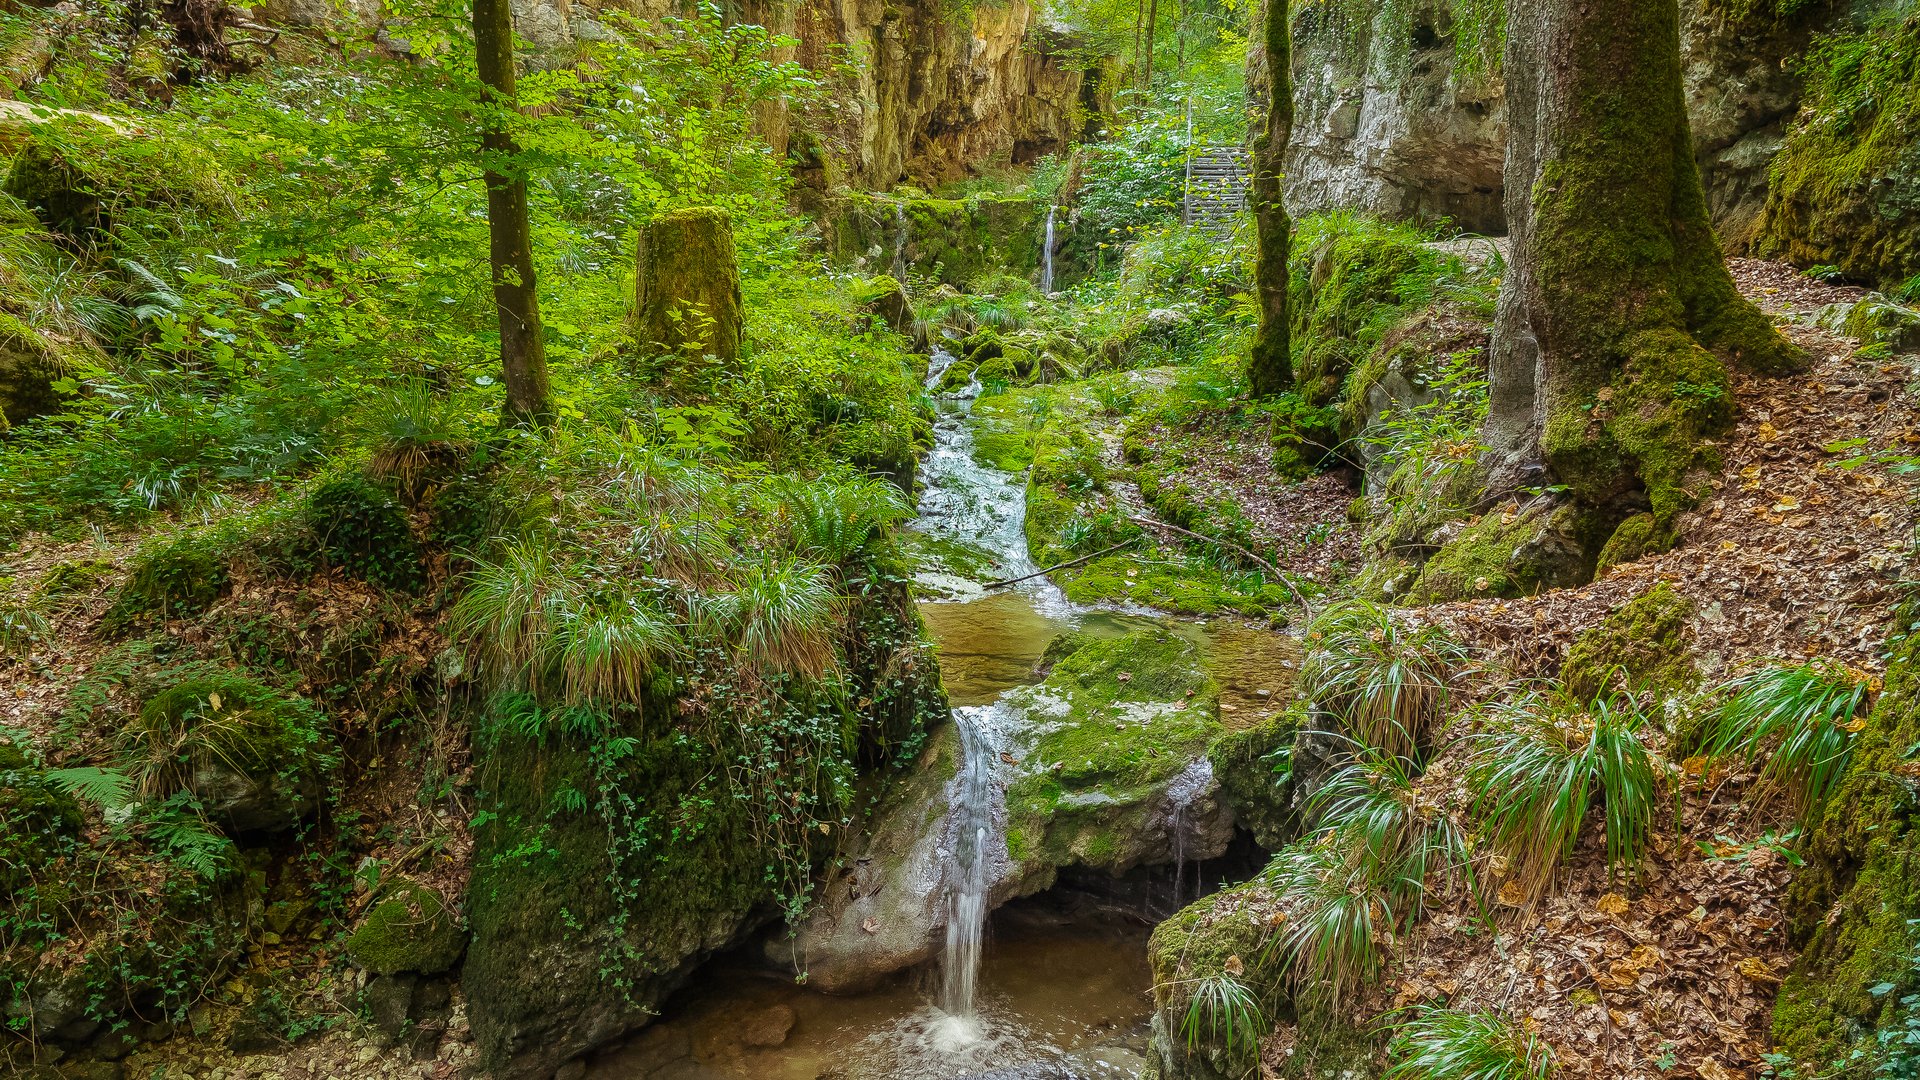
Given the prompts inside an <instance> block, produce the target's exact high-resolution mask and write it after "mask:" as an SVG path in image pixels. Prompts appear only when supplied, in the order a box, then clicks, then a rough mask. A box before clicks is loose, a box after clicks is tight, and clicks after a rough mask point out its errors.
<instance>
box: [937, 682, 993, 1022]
mask: <svg viewBox="0 0 1920 1080" xmlns="http://www.w3.org/2000/svg"><path fill="white" fill-rule="evenodd" d="M990 708H991V706H989V707H986V708H964V709H955V710H954V711H953V722H954V726H955V727H956V728H957V729H958V730H959V733H960V750H961V755H962V758H961V765H960V775H959V777H958V778H957V780H956V782H955V784H954V791H953V811H952V816H951V818H950V821H951V825H950V828H951V829H952V832H951V834H950V835H951V837H952V840H953V862H952V863H951V864H949V865H948V867H947V942H946V952H945V953H944V954H942V956H941V961H940V964H941V971H940V1007H941V1008H942V1009H944V1010H945V1011H946V1012H947V1014H948V1015H949V1016H952V1017H955V1018H958V1019H961V1020H970V1019H972V1018H973V1016H974V1015H975V1012H976V1008H975V1001H974V992H975V989H976V985H977V983H978V980H979V977H980V943H981V937H982V935H983V934H984V932H985V930H986V925H987V882H988V871H989V869H991V865H990V864H991V863H992V861H993V859H992V854H993V853H992V848H991V840H992V837H993V836H994V835H995V826H994V821H993V804H994V798H993V795H994V792H993V761H994V747H993V740H992V739H991V738H990V737H989V736H988V733H987V732H986V731H985V730H984V729H983V726H982V721H983V720H984V718H985V716H986V714H987V712H988V711H989V709H990Z"/></svg>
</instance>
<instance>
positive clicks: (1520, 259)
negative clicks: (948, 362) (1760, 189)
mask: <svg viewBox="0 0 1920 1080" xmlns="http://www.w3.org/2000/svg"><path fill="white" fill-rule="evenodd" d="M1504 63H1505V69H1506V82H1507V112H1508V122H1509V124H1510V128H1509V138H1508V144H1507V166H1506V176H1507V184H1506V211H1507V223H1508V230H1509V234H1508V235H1509V238H1510V243H1511V244H1512V252H1511V259H1510V266H1509V268H1508V272H1507V275H1506V278H1505V280H1504V281H1503V283H1502V288H1501V295H1500V304H1499V310H1498V313H1497V315H1496V318H1495V324H1494V333H1493V343H1492V350H1491V355H1490V358H1489V359H1490V369H1491V370H1490V380H1491V387H1490V392H1491V397H1492V403H1491V409H1490V413H1489V416H1488V421H1487V438H1488V443H1489V446H1490V447H1491V449H1492V451H1493V461H1494V469H1493V477H1494V486H1495V487H1496V488H1498V487H1513V486H1526V485H1532V484H1538V483H1543V482H1547V481H1557V482H1559V483H1561V484H1565V485H1566V486H1567V487H1568V489H1569V490H1570V492H1571V494H1572V495H1573V497H1574V498H1575V499H1576V500H1577V501H1578V502H1579V503H1581V504H1583V505H1584V506H1585V507H1587V508H1589V509H1592V510H1594V511H1598V512H1599V513H1600V516H1601V520H1600V522H1599V524H1601V525H1603V526H1605V528H1604V529H1602V531H1600V532H1598V533H1597V535H1599V536H1601V537H1605V536H1606V535H1607V532H1608V531H1610V529H1611V528H1612V527H1613V526H1614V525H1616V524H1617V523H1618V522H1619V521H1621V520H1622V519H1623V518H1625V517H1627V516H1630V515H1633V514H1638V513H1643V512H1649V511H1650V512H1651V513H1652V515H1653V517H1654V518H1655V519H1656V521H1657V522H1658V523H1659V525H1660V527H1661V528H1665V527H1666V526H1667V525H1669V524H1670V523H1671V521H1672V518H1673V516H1674V515H1675V514H1676V513H1678V512H1679V511H1681V510H1683V509H1685V508H1687V507H1688V506H1690V505H1692V503H1693V501H1694V498H1695V496H1696V494H1697V492H1698V489H1699V482H1700V479H1701V476H1702V472H1701V470H1702V467H1703V466H1705V465H1707V464H1709V462H1708V459H1707V456H1706V453H1705V451H1706V450H1707V448H1706V447H1705V446H1704V445H1703V440H1705V439H1707V438H1708V437H1710V436H1712V435H1714V434H1717V433H1719V432H1721V431H1724V430H1725V429H1726V428H1727V427H1728V426H1729V425H1730V424H1731V422H1732V416H1733V411H1732V399H1731V387H1730V380H1729V378H1728V374H1727V364H1729V363H1731V364H1736V365H1740V366H1743V367H1746V368H1748V369H1751V370H1755V371H1763V372H1777V371H1784V370H1787V369H1790V368H1791V367H1793V366H1794V365H1796V364H1797V363H1799V362H1800V360H1801V356H1800V354H1799V351H1798V350H1797V349H1796V348H1795V347H1794V346H1792V345H1791V344H1790V343H1788V342H1787V341H1786V340H1785V339H1784V338H1782V337H1781V336H1780V335H1779V334H1778V333H1777V332H1776V331H1775V330H1774V329H1773V327H1772V325H1771V324H1770V323H1769V322H1768V321H1767V319H1766V317H1765V316H1764V315H1762V314H1761V313H1760V311H1759V310H1758V309H1756V308H1755V307H1754V306H1753V305H1752V304H1750V303H1748V302H1747V301H1746V300H1745V299H1743V298H1742V297H1741V296H1740V295H1739V294H1738V293H1737V292H1736V291H1735V289H1734V286H1733V281H1732V279H1731V278H1730V277H1729V276H1728V274H1727V269H1726V263H1725V260H1724V259H1723V258H1722V255H1721V251H1720V245H1719V242H1718V241H1717V240H1716V239H1715V238H1714V235H1713V231H1712V228H1711V226H1710V225H1709V224H1708V221H1707V212H1706V198H1705V196H1704V193H1703V192H1702V189H1701V185H1700V173H1699V169H1698V167H1697V166H1696V165H1695V163H1694V160H1693V140H1692V136H1691V133H1690V132H1689V130H1688V126H1687V113H1686V107H1685V104H1684V101H1683V99H1682V93H1681V83H1680V77H1681V76H1680V33H1679V14H1678V9H1677V7H1676V6H1675V4H1674V2H1673V0H1578V2H1577V3H1575V2H1568V0H1509V4H1508V31H1507V51H1506V57H1505V61H1504Z"/></svg>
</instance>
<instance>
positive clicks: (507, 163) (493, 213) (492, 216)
mask: <svg viewBox="0 0 1920 1080" xmlns="http://www.w3.org/2000/svg"><path fill="white" fill-rule="evenodd" d="M473 41H474V47H475V51H476V53H477V58H478V66H479V69H480V82H481V83H482V84H483V85H484V86H485V87H486V95H487V98H488V101H489V104H490V105H492V106H493V107H494V108H496V109H512V108H515V107H516V106H517V102H518V98H517V91H516V89H515V87H514V67H513V9H512V7H511V6H510V5H509V3H508V0H473ZM495 119H498V116H497V114H496V115H495ZM480 145H481V150H482V152H483V156H484V158H485V172H486V184H487V226H488V230H489V232H490V233H491V234H492V243H491V245H490V249H489V251H488V257H489V261H490V263H491V268H492V273H493V303H494V307H495V308H496V309H497V310H498V313H499V316H500V367H501V370H502V372H503V374H504V375H505V377H506V383H507V401H506V405H505V406H504V408H503V410H502V411H503V413H504V415H505V418H506V420H507V422H508V423H512V424H526V423H536V424H538V423H544V422H546V420H547V418H548V415H549V411H550V410H549V406H548V402H547V349H546V343H545V341H544V340H542V337H541V332H540V296H539V293H538V292H536V291H535V289H534V278H533V231H532V228H531V226H530V225H529V223H528V220H527V181H526V177H524V176H521V175H518V174H517V172H516V173H510V172H503V171H502V170H503V169H508V170H511V169H513V168H514V164H513V159H514V158H515V156H516V155H518V153H519V147H517V146H515V145H514V142H513V134H512V133H511V132H510V131H508V130H507V127H506V125H505V124H504V123H491V122H490V123H487V125H486V127H485V128H484V130H483V131H482V132H481V136H480Z"/></svg>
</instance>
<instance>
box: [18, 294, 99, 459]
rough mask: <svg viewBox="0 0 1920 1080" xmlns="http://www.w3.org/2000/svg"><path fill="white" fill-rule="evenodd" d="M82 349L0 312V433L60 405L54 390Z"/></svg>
mask: <svg viewBox="0 0 1920 1080" xmlns="http://www.w3.org/2000/svg"><path fill="white" fill-rule="evenodd" d="M84 355H85V350H84V349H81V348H79V347H77V346H73V345H63V344H59V343H57V342H55V341H53V340H52V339H50V338H48V337H46V336H44V335H42V334H40V333H39V332H38V331H36V330H34V329H33V328H32V327H30V326H28V325H27V324H26V323H24V322H22V321H20V319H19V318H17V317H15V316H13V315H10V314H7V313H6V312H0V434H5V433H6V432H7V431H8V430H10V429H11V428H13V427H14V426H15V425H18V424H24V423H26V422H27V421H28V420H31V419H33V418H34V417H36V416H44V415H46V414H47V413H50V412H54V411H55V410H57V409H58V408H59V407H60V395H59V393H58V392H57V391H56V390H55V389H54V387H55V384H57V383H58V382H59V381H60V380H61V379H62V378H64V377H66V376H67V375H68V374H69V373H70V372H71V371H72V370H73V368H74V366H75V364H76V363H77V362H78V361H79V360H80V359H81V358H82V357H83V356H84Z"/></svg>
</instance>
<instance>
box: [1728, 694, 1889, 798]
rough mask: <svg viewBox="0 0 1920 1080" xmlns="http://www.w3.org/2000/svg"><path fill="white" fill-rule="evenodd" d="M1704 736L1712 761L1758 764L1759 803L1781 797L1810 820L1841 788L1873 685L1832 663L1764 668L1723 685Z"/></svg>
mask: <svg viewBox="0 0 1920 1080" xmlns="http://www.w3.org/2000/svg"><path fill="white" fill-rule="evenodd" d="M1721 689H1722V691H1723V692H1725V693H1726V694H1727V699H1726V701H1725V703H1724V704H1722V705H1721V706H1720V708H1719V710H1718V711H1717V712H1716V713H1715V714H1714V715H1713V717H1712V720H1711V721H1710V725H1709V727H1708V729H1707V731H1706V732H1705V754H1706V756H1707V758H1708V759H1709V760H1711V761H1725V760H1728V759H1731V758H1739V759H1740V760H1741V761H1742V762H1743V763H1744V764H1746V765H1748V766H1751V765H1753V764H1754V763H1755V762H1757V761H1758V760H1760V759H1761V758H1763V757H1764V758H1765V759H1766V765H1765V767H1764V768H1762V769H1761V772H1760V786H1759V789H1758V791H1757V792H1756V796H1757V798H1758V800H1759V801H1761V802H1763V803H1764V802H1766V801H1769V800H1771V799H1774V798H1778V797H1780V796H1782V795H1784V796H1786V797H1787V798H1789V799H1790V800H1791V801H1792V804H1793V807H1794V810H1795V812H1796V813H1798V814H1799V815H1800V816H1801V817H1802V818H1803V819H1807V818H1811V817H1812V816H1813V815H1814V814H1815V813H1816V812H1818V811H1819V809H1820V807H1821V806H1823V805H1824V804H1825V803H1826V801H1827V799H1828V798H1829V797H1830V796H1831V795H1832V794H1833V791H1834V789H1835V788H1836V787H1837V786H1838V785H1839V783H1840V778H1841V777H1842V776H1843V775H1844V774H1845V773H1846V770H1847V763H1848V762H1849V761H1850V760H1851V759H1852V756H1853V746H1854V741H1855V736H1856V735H1858V734H1859V732H1860V729H1861V728H1863V727H1865V726H1866V712H1867V704H1868V700H1869V698H1870V697H1871V695H1872V690H1873V680H1872V678H1871V676H1868V675H1866V674H1865V673H1862V672H1858V671H1854V670H1852V669H1850V668H1848V667H1846V666H1844V665H1842V664H1839V663H1835V662H1832V661H1827V662H1820V663H1809V664H1800V665H1797V666H1794V667H1766V668H1761V669H1760V670H1758V671H1755V672H1752V673H1750V674H1747V675H1742V676H1740V677H1739V678H1736V679H1733V680H1732V681H1730V682H1728V683H1726V684H1725V685H1724V686H1723V687H1722V688H1721Z"/></svg>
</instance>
